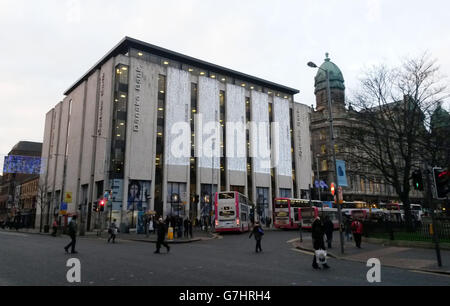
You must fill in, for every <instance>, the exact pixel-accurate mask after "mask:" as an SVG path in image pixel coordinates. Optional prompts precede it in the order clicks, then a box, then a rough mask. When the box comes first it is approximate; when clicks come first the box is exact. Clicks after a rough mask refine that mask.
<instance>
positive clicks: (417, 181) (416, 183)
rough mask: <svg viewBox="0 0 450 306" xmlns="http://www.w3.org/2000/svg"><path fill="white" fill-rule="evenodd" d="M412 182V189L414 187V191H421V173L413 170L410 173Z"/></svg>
mask: <svg viewBox="0 0 450 306" xmlns="http://www.w3.org/2000/svg"><path fill="white" fill-rule="evenodd" d="M412 181H413V187H414V189H415V190H420V191H423V178H422V171H420V170H415V171H414V172H413V173H412Z"/></svg>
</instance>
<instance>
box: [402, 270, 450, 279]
mask: <svg viewBox="0 0 450 306" xmlns="http://www.w3.org/2000/svg"><path fill="white" fill-rule="evenodd" d="M409 271H411V272H413V273H421V274H428V275H434V276H445V277H450V275H448V274H444V273H439V272H427V271H419V270H409Z"/></svg>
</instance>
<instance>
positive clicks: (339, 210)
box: [319, 68, 344, 254]
mask: <svg viewBox="0 0 450 306" xmlns="http://www.w3.org/2000/svg"><path fill="white" fill-rule="evenodd" d="M319 69H321V68H319ZM322 70H323V69H322ZM324 71H325V73H326V75H327V95H328V110H329V112H330V120H329V121H330V145H331V151H332V152H333V163H334V178H335V180H336V182H335V183H336V190H338V189H339V181H338V167H337V163H336V148H335V146H334V129H333V110H332V108H331V107H332V105H331V89H330V74H329V72H328V70H324ZM336 202H337V208H338V218H339V238H340V242H341V254H344V233H343V231H342V212H341V204H339V201H336Z"/></svg>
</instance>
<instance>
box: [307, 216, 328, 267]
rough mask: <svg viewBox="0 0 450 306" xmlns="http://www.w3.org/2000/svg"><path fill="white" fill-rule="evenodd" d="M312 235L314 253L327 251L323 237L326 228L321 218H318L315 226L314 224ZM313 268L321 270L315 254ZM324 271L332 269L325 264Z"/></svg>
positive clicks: (314, 223)
mask: <svg viewBox="0 0 450 306" xmlns="http://www.w3.org/2000/svg"><path fill="white" fill-rule="evenodd" d="M311 231H312V233H311V235H312V240H313V247H314V251H319V250H324V251H325V250H326V249H325V242H324V241H323V235H324V226H323V223H322V221H321V220H320V218H319V217H317V218H316V219H315V220H314V222H313V224H312V229H311ZM312 267H313V268H314V269H320V267H319V264H318V263H317V257H316V253H315V252H314V258H313V262H312ZM323 268H324V269H329V268H330V267H329V266H328V264H326V263H325V264H324V265H323Z"/></svg>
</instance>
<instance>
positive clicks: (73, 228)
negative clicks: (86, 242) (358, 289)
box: [64, 216, 78, 254]
mask: <svg viewBox="0 0 450 306" xmlns="http://www.w3.org/2000/svg"><path fill="white" fill-rule="evenodd" d="M68 231H69V236H70V239H71V242H70V243H69V244H68V245H67V246H65V247H64V250H65V251H66V253H69V248H70V247H71V248H72V250H71V253H72V254H77V253H78V252H77V251H75V245H76V243H77V231H78V226H77V216H73V217H72V220H70V223H69V228H68Z"/></svg>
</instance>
